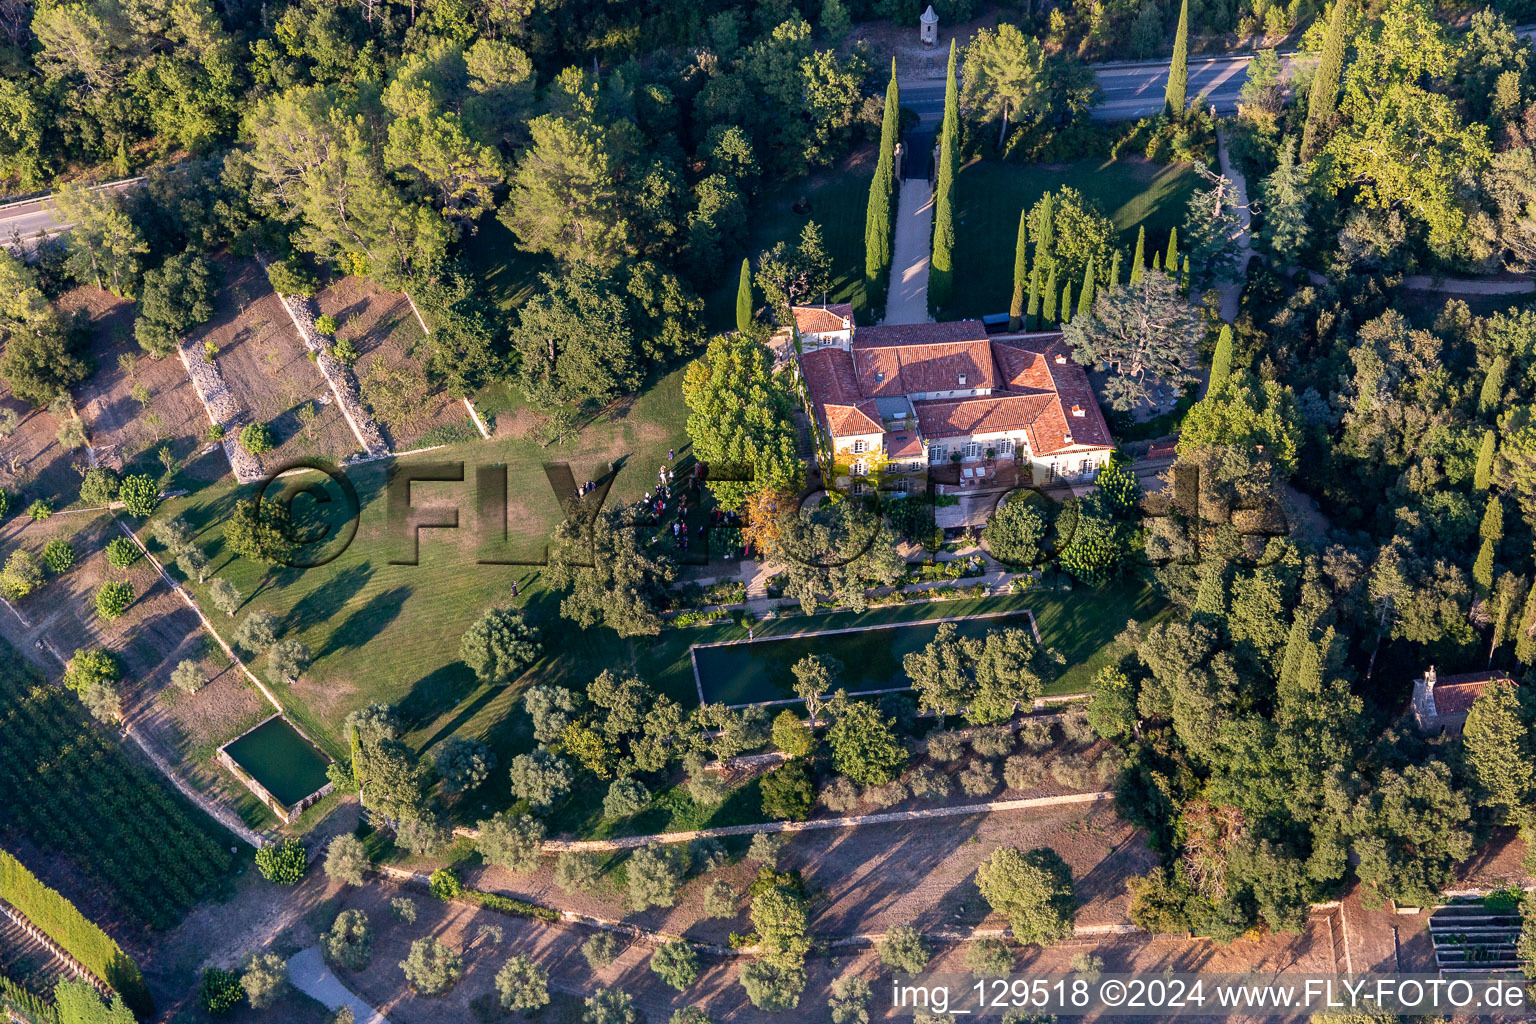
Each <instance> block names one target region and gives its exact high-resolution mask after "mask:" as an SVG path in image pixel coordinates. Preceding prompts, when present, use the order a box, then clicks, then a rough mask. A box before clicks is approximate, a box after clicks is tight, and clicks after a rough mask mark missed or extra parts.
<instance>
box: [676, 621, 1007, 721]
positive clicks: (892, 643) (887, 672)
mask: <svg viewBox="0 0 1536 1024" xmlns="http://www.w3.org/2000/svg"><path fill="white" fill-rule="evenodd" d="M939 625H940V624H939V623H938V622H934V621H926V622H921V621H920V622H905V623H902V624H900V625H893V626H882V627H869V628H864V629H858V630H854V631H851V632H847V633H832V634H830V635H828V634H823V635H820V636H789V637H784V638H783V639H774V640H757V641H753V642H743V643H731V644H724V645H721V646H719V647H699V648H696V649H695V650H694V652H693V656H694V657H695V658H696V659H697V660H698V666H699V681H700V682H701V683H702V684H703V686H704V698H705V700H706V701H709V702H714V701H719V702H721V703H723V704H747V703H755V702H757V701H765V700H780V699H782V698H786V697H793V696H794V695H795V691H794V681H795V677H794V673H793V672H792V671H791V668H792V667H793V666H794V664H795V662H797V661H799V660H800V659H801V658H803V657H805V656H806V655H807V654H819V655H821V656H823V657H832V658H836V659H838V660H839V661H841V662H842V663H843V675H842V686H843V688H844V689H846V690H847V691H848V692H850V693H856V692H858V691H861V690H885V689H891V688H894V687H902V686H910V685H911V680H909V679H908V678H907V673H906V671H905V670H904V669H903V668H902V667H901V660H902V658H904V657H906V656H907V654H909V653H911V652H912V651H917V650H921V649H922V648H924V647H926V646H928V644H929V643H930V642H932V640H933V637H934V634H935V633H937V632H938V631H939ZM954 626H955V631H956V632H957V633H959V634H960V635H961V636H982V635H984V634H986V633H988V632H990V631H991V630H994V629H1004V628H1016V629H1026V630H1027V629H1028V628H1029V617H1028V616H1027V615H1026V614H1025V613H1024V612H1022V611H1021V612H1016V613H1014V614H1011V615H1000V616H996V617H992V618H973V619H962V620H960V621H959V622H956V623H954Z"/></svg>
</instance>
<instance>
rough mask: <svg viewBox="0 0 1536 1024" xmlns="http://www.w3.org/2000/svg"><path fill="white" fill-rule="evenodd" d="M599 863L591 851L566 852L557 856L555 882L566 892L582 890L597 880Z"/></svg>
mask: <svg viewBox="0 0 1536 1024" xmlns="http://www.w3.org/2000/svg"><path fill="white" fill-rule="evenodd" d="M598 874H599V865H598V862H597V858H596V857H594V856H593V855H592V854H589V853H574V852H566V853H562V854H560V855H559V856H558V857H556V858H555V884H556V885H558V886H559V887H560V888H562V889H564V890H565V891H566V892H580V891H584V890H586V889H589V888H591V887H592V885H593V884H594V883H596V882H597V878H598Z"/></svg>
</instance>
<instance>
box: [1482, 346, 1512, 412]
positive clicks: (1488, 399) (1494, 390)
mask: <svg viewBox="0 0 1536 1024" xmlns="http://www.w3.org/2000/svg"><path fill="white" fill-rule="evenodd" d="M1508 370H1509V360H1507V359H1505V358H1504V357H1503V356H1494V357H1493V364H1492V365H1491V366H1489V367H1488V376H1486V377H1484V378H1483V390H1482V391H1480V392H1478V395H1477V411H1478V412H1480V413H1482V414H1484V415H1487V414H1488V413H1490V412H1493V411H1494V410H1495V409H1497V408H1498V406H1499V403H1500V402H1501V401H1502V400H1503V398H1504V374H1505V373H1506V372H1507V371H1508Z"/></svg>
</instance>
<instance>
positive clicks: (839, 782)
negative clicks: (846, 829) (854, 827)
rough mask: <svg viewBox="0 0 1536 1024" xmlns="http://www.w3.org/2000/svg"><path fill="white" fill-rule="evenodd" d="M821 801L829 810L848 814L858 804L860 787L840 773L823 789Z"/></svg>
mask: <svg viewBox="0 0 1536 1024" xmlns="http://www.w3.org/2000/svg"><path fill="white" fill-rule="evenodd" d="M821 802H822V803H823V804H825V805H826V808H827V810H829V811H832V812H834V813H836V814H846V813H847V812H849V811H851V810H853V809H854V808H855V807H856V806H858V803H859V787H858V786H855V785H854V784H853V783H852V782H850V781H848V780H847V779H845V778H843V777H842V776H841V775H839V776H838V777H837V778H835V779H833V780H832V781H831V782H830V783H829V784H828V785H827V788H826V789H824V790H822V791H821Z"/></svg>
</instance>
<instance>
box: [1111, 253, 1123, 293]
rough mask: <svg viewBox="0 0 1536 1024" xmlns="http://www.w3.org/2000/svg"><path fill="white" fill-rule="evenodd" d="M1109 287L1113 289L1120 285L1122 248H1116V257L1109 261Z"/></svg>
mask: <svg viewBox="0 0 1536 1024" xmlns="http://www.w3.org/2000/svg"><path fill="white" fill-rule="evenodd" d="M1109 287H1110V290H1111V291H1113V290H1114V289H1116V288H1119V287H1120V250H1119V249H1116V250H1115V258H1114V259H1112V260H1110V261H1109Z"/></svg>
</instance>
